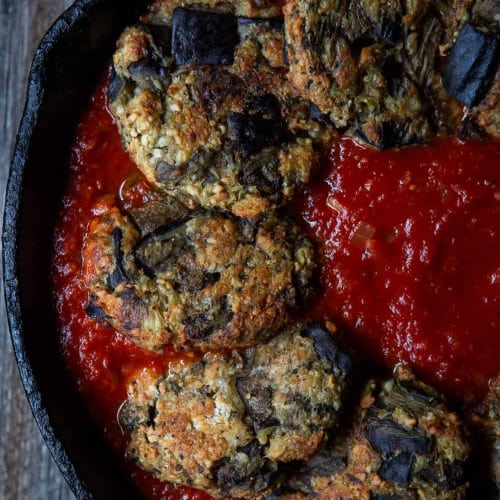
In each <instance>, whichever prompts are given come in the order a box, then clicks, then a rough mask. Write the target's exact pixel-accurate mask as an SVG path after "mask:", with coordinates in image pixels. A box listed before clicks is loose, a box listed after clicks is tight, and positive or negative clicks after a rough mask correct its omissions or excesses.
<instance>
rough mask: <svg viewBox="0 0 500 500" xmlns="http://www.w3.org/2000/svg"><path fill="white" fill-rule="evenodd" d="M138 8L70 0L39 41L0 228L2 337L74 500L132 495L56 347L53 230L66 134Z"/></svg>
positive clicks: (110, 0)
mask: <svg viewBox="0 0 500 500" xmlns="http://www.w3.org/2000/svg"><path fill="white" fill-rule="evenodd" d="M146 4H147V1H145V0H130V1H127V2H123V1H122V0H77V1H76V2H75V3H74V4H73V5H72V7H70V8H69V9H68V10H67V11H66V12H65V13H64V14H63V15H62V16H61V17H60V18H59V19H58V20H57V21H56V22H55V24H54V25H53V26H52V28H51V29H50V30H49V31H48V32H47V34H46V35H45V37H44V38H43V40H42V42H41V44H40V46H39V48H38V50H37V52H36V54H35V58H34V61H33V65H32V68H31V73H30V78H29V84H28V91H27V101H26V107H25V110H24V115H23V118H22V121H21V125H20V129H19V132H18V136H17V143H16V148H15V152H14V157H13V161H12V165H11V170H10V176H9V182H8V186H7V196H6V203H5V216H4V228H3V262H4V285H5V298H6V306H7V315H8V320H9V326H10V332H11V337H12V342H13V345H14V351H15V355H16V358H17V363H18V367H19V371H20V373H21V378H22V381H23V384H24V387H25V390H26V394H27V397H28V400H29V403H30V405H31V408H32V410H33V414H34V416H35V419H36V421H37V423H38V425H39V427H40V430H41V432H42V435H43V437H44V439H45V441H46V442H47V445H48V446H49V449H50V451H51V453H52V455H53V456H54V458H55V460H56V462H57V464H58V465H59V467H60V469H61V471H62V472H63V474H64V476H65V477H66V480H67V481H68V483H69V485H70V487H71V488H72V489H73V491H74V493H75V494H76V496H77V497H78V498H106V499H111V498H132V497H136V496H137V492H136V490H135V487H134V486H133V485H132V482H131V480H130V479H129V478H128V475H127V474H126V473H125V472H124V471H122V470H121V469H120V468H119V467H118V466H117V465H116V463H115V460H114V459H113V457H112V455H111V453H110V451H109V450H108V447H107V446H106V444H105V443H104V440H103V439H102V438H101V437H100V433H99V431H98V429H97V427H95V426H94V424H93V423H92V421H91V419H90V416H89V413H88V411H87V410H86V408H85V406H84V404H83V402H82V401H81V399H80V397H79V396H78V393H77V392H76V390H75V387H74V385H73V384H72V382H71V381H70V378H69V376H68V374H67V372H66V369H65V367H64V364H63V361H62V358H61V356H60V354H59V350H58V335H57V326H56V318H55V314H54V308H53V305H52V301H51V285H50V277H49V271H50V262H51V253H52V233H53V227H54V222H55V220H56V217H57V214H58V213H59V211H60V209H61V200H62V193H63V187H64V181H65V173H66V172H67V165H68V159H69V152H70V145H71V141H72V139H73V132H74V128H75V126H76V124H77V123H78V120H79V118H80V116H81V113H82V112H83V110H84V109H85V107H86V105H87V103H88V99H89V97H90V95H91V93H92V91H93V89H94V88H95V85H96V83H97V80H98V78H99V76H100V75H102V72H103V71H104V69H105V67H106V65H107V63H108V62H109V60H110V57H111V54H112V51H113V48H114V44H115V41H116V39H117V37H118V35H119V33H120V32H121V30H122V29H123V28H124V27H125V26H126V25H127V24H129V23H131V22H133V21H134V20H135V19H137V16H138V15H139V13H140V12H141V10H143V9H144V8H145V6H146Z"/></svg>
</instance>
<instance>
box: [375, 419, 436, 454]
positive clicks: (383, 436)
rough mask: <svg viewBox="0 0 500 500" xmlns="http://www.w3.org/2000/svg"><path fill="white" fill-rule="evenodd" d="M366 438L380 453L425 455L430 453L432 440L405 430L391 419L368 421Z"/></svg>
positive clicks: (415, 431)
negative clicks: (398, 452) (400, 452)
mask: <svg viewBox="0 0 500 500" xmlns="http://www.w3.org/2000/svg"><path fill="white" fill-rule="evenodd" d="M366 437H367V439H368V441H369V442H370V444H371V445H372V447H373V448H374V449H375V450H377V451H378V452H380V453H386V454H390V453H395V452H397V451H402V452H409V453H417V454H419V455H425V454H427V453H429V452H430V449H431V446H432V439H430V438H429V437H427V436H425V435H424V434H423V433H421V432H419V431H417V430H410V429H406V428H404V427H403V426H401V425H399V424H397V423H395V422H394V421H393V420H392V419H389V418H388V419H383V420H378V419H370V420H369V421H368V422H367V425H366Z"/></svg>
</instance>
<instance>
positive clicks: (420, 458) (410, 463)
mask: <svg viewBox="0 0 500 500" xmlns="http://www.w3.org/2000/svg"><path fill="white" fill-rule="evenodd" d="M468 455H469V444H468V442H467V435H466V433H465V431H464V427H463V425H462V423H461V421H460V419H459V417H458V416H457V415H456V414H455V413H453V412H451V411H450V410H448V409H447V408H446V406H445V405H444V402H443V399H442V397H441V396H440V395H439V394H438V393H437V392H436V391H435V390H434V389H432V388H431V387H429V386H427V385H425V384H423V383H421V382H418V381H416V380H415V379H414V377H413V376H412V375H411V373H410V372H409V370H407V369H405V368H403V367H399V368H398V369H397V371H396V375H395V378H394V379H391V380H387V381H385V382H382V383H376V382H375V381H372V382H370V383H369V384H368V386H367V388H366V390H365V392H364V394H363V396H362V399H361V401H360V404H359V407H358V416H357V417H356V418H355V419H354V423H353V424H352V425H348V427H347V428H346V429H345V430H344V431H343V433H341V434H340V435H337V436H336V437H334V438H333V439H332V441H331V442H330V443H329V444H328V445H327V446H325V447H324V448H323V449H322V450H321V451H320V452H319V453H318V454H317V455H315V456H314V457H313V458H312V459H311V460H309V461H307V462H303V463H302V464H299V466H298V467H296V468H294V469H293V471H291V472H290V473H289V475H287V479H286V481H285V484H284V485H283V486H282V487H281V489H278V490H276V491H275V493H274V494H273V495H270V496H269V497H268V498H269V499H278V498H280V499H283V500H284V499H288V500H291V499H302V498H325V499H326V498H329V499H344V500H354V499H356V500H358V499H359V500H372V499H379V500H382V499H384V500H385V499H415V500H417V499H422V498H426V499H427V498H429V499H430V498H432V499H442V500H444V499H449V500H452V499H453V500H455V499H460V498H464V497H465V492H466V490H467V483H466V478H465V466H466V460H467V458H468Z"/></svg>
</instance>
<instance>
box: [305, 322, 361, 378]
mask: <svg viewBox="0 0 500 500" xmlns="http://www.w3.org/2000/svg"><path fill="white" fill-rule="evenodd" d="M303 335H304V336H305V337H309V338H311V339H313V341H314V349H315V350H316V353H317V354H318V356H319V358H320V359H323V360H326V361H329V362H330V363H331V364H332V366H333V367H334V368H336V369H338V370H340V372H341V373H342V374H343V375H344V376H345V377H346V376H348V375H349V374H350V372H351V369H352V359H351V357H350V356H349V355H348V354H347V352H346V351H345V350H343V349H342V348H341V347H340V346H339V345H338V344H337V342H336V341H335V340H334V338H333V336H332V334H331V332H330V331H329V330H328V329H327V328H326V327H325V326H324V325H323V324H321V323H316V322H314V323H310V324H309V325H307V327H306V328H305V330H304V333H303Z"/></svg>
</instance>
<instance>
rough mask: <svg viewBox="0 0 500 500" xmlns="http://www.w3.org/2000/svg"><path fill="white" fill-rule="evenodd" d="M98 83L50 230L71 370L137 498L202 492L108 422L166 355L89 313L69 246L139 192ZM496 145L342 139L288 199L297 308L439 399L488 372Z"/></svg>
mask: <svg viewBox="0 0 500 500" xmlns="http://www.w3.org/2000/svg"><path fill="white" fill-rule="evenodd" d="M105 89H106V82H105V81H103V82H102V85H100V87H99V88H98V89H97V91H96V92H95V94H94V96H93V97H92V99H91V102H90V104H89V108H88V110H87V112H86V114H85V116H84V117H83V118H82V120H81V123H80V125H79V127H78V129H77V131H76V136H75V140H74V146H73V150H72V157H71V161H70V166H69V167H70V168H69V171H70V172H69V178H68V184H67V191H66V195H65V197H64V201H63V209H62V212H61V216H60V219H59V221H58V224H57V227H56V230H55V240H54V262H53V272H52V275H53V293H54V301H55V304H56V309H57V314H58V317H59V322H60V344H61V350H62V353H63V355H64V357H65V360H66V363H67V365H68V368H69V370H70V373H71V376H72V377H73V378H74V380H75V381H76V384H77V386H78V389H79V391H80V392H81V394H82V395H83V397H84V398H85V399H86V401H87V403H88V406H89V408H90V409H91V411H92V413H93V416H94V418H95V420H96V422H97V423H98V424H99V426H100V427H101V428H102V429H103V432H104V434H105V437H106V438H107V440H108V441H109V443H110V445H111V446H112V447H113V449H114V450H115V452H116V455H117V457H118V459H119V460H121V461H122V463H123V464H124V466H125V467H127V468H128V470H129V472H130V474H131V475H132V476H133V478H134V480H135V481H136V483H137V484H138V486H139V488H140V490H141V491H142V493H143V494H144V496H145V497H146V498H153V499H160V498H162V499H172V500H173V499H181V498H182V499H188V498H189V499H196V500H202V499H207V498H209V497H208V495H206V494H204V493H200V492H196V491H194V490H191V489H189V488H184V487H177V486H174V485H170V484H162V483H160V482H159V481H157V480H155V479H154V478H153V477H152V476H151V475H149V474H147V473H144V472H142V471H140V470H139V469H138V468H137V467H135V466H134V465H131V464H127V462H126V460H125V458H124V457H125V447H126V436H124V435H123V433H122V431H121V429H120V426H119V424H118V419H117V415H118V413H119V409H120V405H121V404H122V403H123V401H124V400H125V398H126V386H127V384H128V383H129V382H130V380H132V379H133V378H134V377H135V376H136V375H137V373H138V372H139V371H141V370H143V369H144V368H150V369H154V370H157V371H158V372H162V371H164V370H166V368H167V366H168V363H169V362H170V361H172V360H174V359H176V358H177V356H178V355H177V354H176V353H175V352H173V351H172V350H168V349H167V350H166V351H165V352H164V353H162V354H154V353H146V352H144V351H142V350H141V349H139V348H137V347H136V346H134V345H133V344H132V343H131V342H129V341H128V340H126V339H125V338H124V337H122V336H121V335H118V334H117V333H116V332H115V331H114V330H113V329H112V328H110V327H106V326H103V325H102V324H99V323H97V322H96V321H94V320H92V319H91V318H89V317H88V316H87V315H86V313H85V309H86V306H87V304H88V303H89V294H88V292H87V290H86V289H85V287H84V286H83V284H82V281H81V276H80V270H81V264H82V263H81V248H82V245H83V242H84V240H85V237H86V231H87V227H88V224H89V222H90V220H91V219H92V218H93V217H94V216H95V215H97V214H98V213H99V212H100V211H102V210H104V209H106V208H109V207H111V206H120V207H122V208H130V207H131V206H135V205H137V204H139V203H142V202H144V201H146V200H147V199H149V198H150V197H151V194H150V193H149V192H148V184H147V182H146V180H145V179H144V177H143V176H142V175H141V174H140V173H139V171H138V170H137V169H136V167H135V165H134V164H133V162H132V161H131V160H130V158H129V157H128V155H127V154H126V153H125V152H124V151H123V149H122V146H121V142H120V138H119V135H118V131H117V128H116V124H115V123H114V122H113V119H112V117H111V115H110V113H109V112H108V111H107V108H106V91H105ZM499 160H500V153H499V147H498V143H489V144H486V143H484V144H481V143H471V144H461V143H458V142H456V141H446V142H442V143H439V144H436V145H432V146H423V147H414V148H407V149H405V150H402V151H392V152H383V153H381V152H378V151H372V150H370V149H367V148H363V147H361V146H359V145H357V144H356V143H355V142H354V141H352V140H351V139H342V140H340V142H339V143H338V144H336V145H335V146H334V147H333V149H332V150H331V152H330V154H329V157H328V158H327V161H325V168H324V169H323V170H322V171H321V172H319V173H318V175H317V178H316V179H315V180H314V181H313V182H312V183H311V185H310V186H309V187H308V188H307V190H306V192H305V194H304V195H303V196H300V197H299V198H298V199H297V200H296V201H295V202H294V203H293V205H292V207H291V208H290V210H291V212H292V213H293V214H294V215H295V216H296V218H297V220H299V221H302V222H303V224H304V225H305V227H306V228H308V230H309V231H310V233H311V235H312V236H313V237H314V239H316V241H317V242H318V245H319V248H320V253H321V254H322V257H323V262H322V270H321V276H320V281H321V287H322V291H321V293H320V295H319V298H318V300H317V301H316V303H315V305H314V306H313V307H312V310H311V311H310V314H311V316H316V317H318V316H323V317H325V318H328V319H333V320H334V321H336V322H337V323H339V324H340V325H341V326H342V327H343V328H344V329H346V331H347V333H348V334H349V335H346V337H347V338H348V339H350V341H351V343H352V344H353V346H354V347H355V348H356V349H357V350H358V351H359V352H364V353H365V354H366V355H368V356H369V357H370V359H373V360H374V361H377V362H379V363H383V364H386V365H388V366H390V365H391V364H392V363H394V362H396V361H398V360H403V361H406V362H408V363H410V364H411V365H412V366H413V367H414V368H415V369H416V371H417V372H418V373H419V374H420V375H421V376H422V377H423V378H424V379H426V380H428V381H430V382H435V383H437V384H438V385H439V386H440V387H441V388H442V389H444V390H446V391H447V392H448V393H450V394H461V395H466V396H471V397H472V396H476V397H478V396H481V394H482V392H483V391H484V389H485V387H486V384H487V380H488V378H489V377H491V376H494V375H496V374H497V372H498V371H499V368H500V367H499V362H498V356H497V353H498V348H499V339H498V309H499V307H498V305H499V304H498V300H499V294H498V291H499V289H498V287H499V273H500V252H499V248H498V242H499V240H498V236H499V230H500V228H499V220H500V218H499V215H500V211H499V201H498V189H497V188H496V187H495V186H496V184H495V182H496V181H495V179H496V175H497V173H496V170H497V169H498V165H499Z"/></svg>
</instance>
